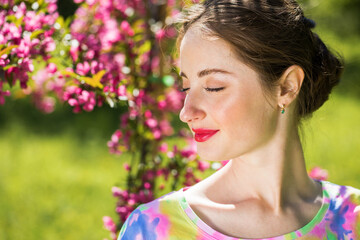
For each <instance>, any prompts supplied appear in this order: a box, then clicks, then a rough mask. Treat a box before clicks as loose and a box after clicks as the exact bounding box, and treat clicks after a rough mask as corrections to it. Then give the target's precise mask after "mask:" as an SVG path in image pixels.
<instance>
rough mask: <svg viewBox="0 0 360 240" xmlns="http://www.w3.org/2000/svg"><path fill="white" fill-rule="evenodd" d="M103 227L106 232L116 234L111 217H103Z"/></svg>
mask: <svg viewBox="0 0 360 240" xmlns="http://www.w3.org/2000/svg"><path fill="white" fill-rule="evenodd" d="M103 222H104V226H105V228H106V229H107V230H109V231H111V232H116V225H115V223H114V221H113V220H112V218H111V217H108V216H105V217H103Z"/></svg>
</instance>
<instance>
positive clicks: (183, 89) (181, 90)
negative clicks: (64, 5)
mask: <svg viewBox="0 0 360 240" xmlns="http://www.w3.org/2000/svg"><path fill="white" fill-rule="evenodd" d="M189 89H190V88H182V89H180V92H186V91H187V90H189Z"/></svg>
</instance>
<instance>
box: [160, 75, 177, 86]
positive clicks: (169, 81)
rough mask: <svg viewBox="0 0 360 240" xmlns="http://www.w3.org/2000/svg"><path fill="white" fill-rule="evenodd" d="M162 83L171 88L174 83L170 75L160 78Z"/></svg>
mask: <svg viewBox="0 0 360 240" xmlns="http://www.w3.org/2000/svg"><path fill="white" fill-rule="evenodd" d="M162 82H163V84H164V85H165V86H167V87H171V86H173V85H174V83H175V79H174V78H173V76H171V75H166V76H164V77H163V78H162Z"/></svg>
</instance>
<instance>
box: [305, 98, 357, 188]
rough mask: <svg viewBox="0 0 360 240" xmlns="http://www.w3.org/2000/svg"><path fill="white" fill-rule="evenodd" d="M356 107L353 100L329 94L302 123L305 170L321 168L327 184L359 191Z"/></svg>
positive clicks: (355, 101)
mask: <svg viewBox="0 0 360 240" xmlns="http://www.w3.org/2000/svg"><path fill="white" fill-rule="evenodd" d="M359 122H360V105H359V103H358V101H357V100H356V99H352V98H347V97H344V96H340V95H336V94H333V95H332V96H331V99H330V100H329V101H328V102H326V103H325V105H324V106H323V107H322V108H321V109H320V110H319V111H318V112H316V113H315V114H314V116H313V118H312V119H310V121H308V122H306V123H304V132H305V135H304V139H305V141H304V149H305V157H306V160H307V164H308V168H310V167H312V166H321V167H323V168H325V169H327V170H328V171H329V178H330V179H329V180H330V181H333V182H336V183H339V184H344V185H352V186H354V187H357V188H360V164H359V160H360V138H359V134H360V124H359Z"/></svg>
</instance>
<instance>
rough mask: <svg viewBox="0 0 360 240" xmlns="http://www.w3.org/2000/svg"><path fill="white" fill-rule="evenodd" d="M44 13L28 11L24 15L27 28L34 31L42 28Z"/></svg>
mask: <svg viewBox="0 0 360 240" xmlns="http://www.w3.org/2000/svg"><path fill="white" fill-rule="evenodd" d="M42 17H43V15H42V14H39V15H37V14H36V12H34V11H28V12H27V13H26V15H25V17H24V20H23V21H24V23H25V30H26V31H29V32H33V31H35V30H37V29H40V28H41V18H42Z"/></svg>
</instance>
